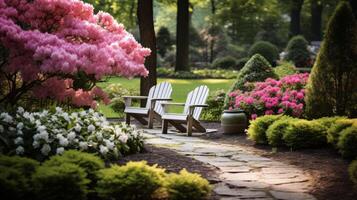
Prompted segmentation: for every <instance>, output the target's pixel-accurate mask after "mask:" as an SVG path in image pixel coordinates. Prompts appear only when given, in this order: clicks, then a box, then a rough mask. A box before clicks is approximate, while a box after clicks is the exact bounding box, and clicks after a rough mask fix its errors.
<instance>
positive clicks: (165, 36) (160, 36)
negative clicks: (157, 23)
mask: <svg viewBox="0 0 357 200" xmlns="http://www.w3.org/2000/svg"><path fill="white" fill-rule="evenodd" d="M156 42H157V52H158V54H159V55H160V56H162V57H165V55H166V52H167V51H168V50H169V49H170V48H171V45H172V44H173V41H172V39H171V34H170V31H169V29H168V28H166V27H164V26H162V27H160V28H159V31H158V32H157V36H156Z"/></svg>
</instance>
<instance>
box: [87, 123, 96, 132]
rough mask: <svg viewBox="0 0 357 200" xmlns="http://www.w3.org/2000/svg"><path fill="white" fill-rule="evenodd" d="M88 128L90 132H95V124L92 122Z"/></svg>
mask: <svg viewBox="0 0 357 200" xmlns="http://www.w3.org/2000/svg"><path fill="white" fill-rule="evenodd" d="M87 129H88V131H89V132H93V131H94V130H95V126H93V124H91V125H89V126H88V128H87Z"/></svg>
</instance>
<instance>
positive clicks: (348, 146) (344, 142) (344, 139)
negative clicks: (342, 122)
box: [337, 125, 357, 159]
mask: <svg viewBox="0 0 357 200" xmlns="http://www.w3.org/2000/svg"><path fill="white" fill-rule="evenodd" d="M337 147H338V150H339V152H340V153H341V154H342V156H343V157H344V158H348V159H354V158H356V157H357V125H356V126H355V125H352V126H351V127H348V128H346V129H344V130H343V131H341V133H340V138H339V140H338V143H337Z"/></svg>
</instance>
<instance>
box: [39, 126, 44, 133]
mask: <svg viewBox="0 0 357 200" xmlns="http://www.w3.org/2000/svg"><path fill="white" fill-rule="evenodd" d="M45 130H46V126H38V127H37V131H38V132H42V131H45Z"/></svg>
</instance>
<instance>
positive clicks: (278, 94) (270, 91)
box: [229, 73, 309, 119]
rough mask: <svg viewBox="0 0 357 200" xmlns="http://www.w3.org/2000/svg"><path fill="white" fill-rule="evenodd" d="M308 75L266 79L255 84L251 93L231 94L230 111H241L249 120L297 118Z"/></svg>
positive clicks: (239, 92) (301, 109)
mask: <svg viewBox="0 0 357 200" xmlns="http://www.w3.org/2000/svg"><path fill="white" fill-rule="evenodd" d="M308 76H309V74H307V73H304V74H294V75H289V76H286V77H284V78H282V79H280V80H275V79H271V78H268V79H266V80H265V81H264V82H257V83H255V84H254V87H253V89H252V90H251V91H248V92H241V91H240V90H237V91H234V92H231V93H230V94H229V97H230V99H231V101H230V103H229V104H230V109H236V108H237V109H242V110H244V111H245V112H247V113H248V114H249V116H250V118H251V119H255V118H257V117H258V116H261V115H274V114H286V115H292V116H295V117H299V116H301V115H302V113H303V110H304V106H305V102H304V97H305V89H304V87H305V85H306V83H307V79H308Z"/></svg>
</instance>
